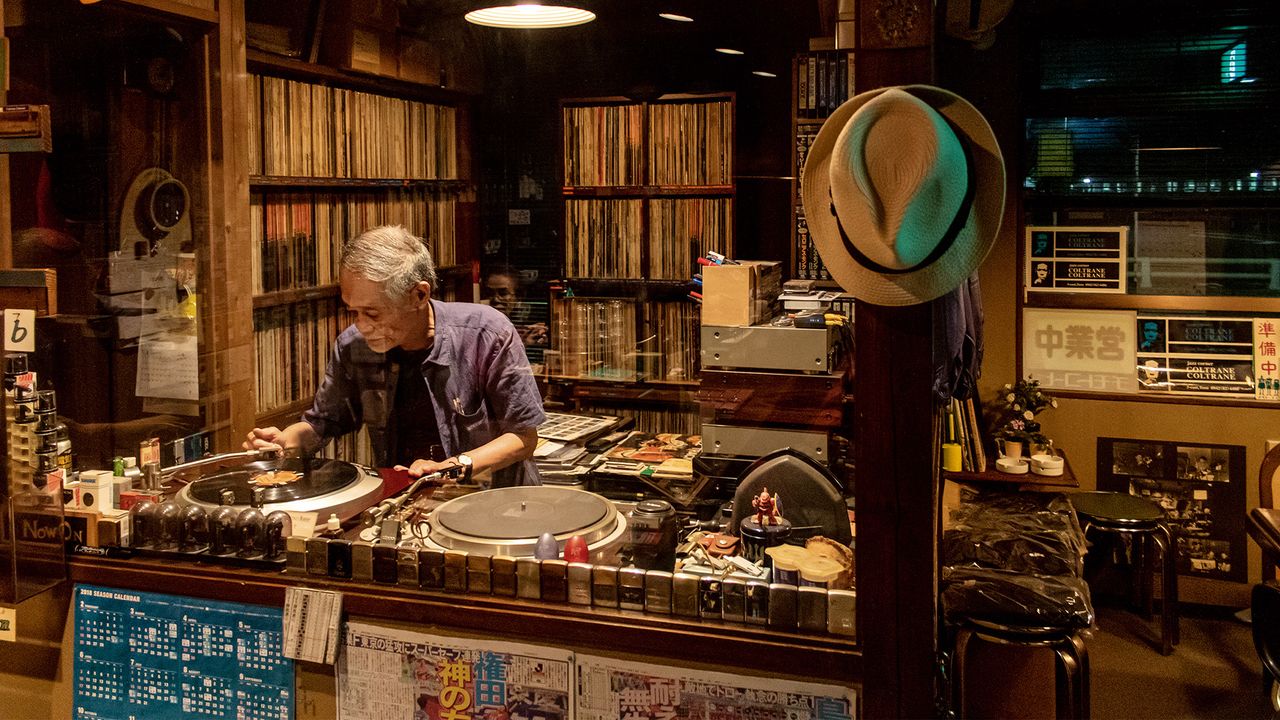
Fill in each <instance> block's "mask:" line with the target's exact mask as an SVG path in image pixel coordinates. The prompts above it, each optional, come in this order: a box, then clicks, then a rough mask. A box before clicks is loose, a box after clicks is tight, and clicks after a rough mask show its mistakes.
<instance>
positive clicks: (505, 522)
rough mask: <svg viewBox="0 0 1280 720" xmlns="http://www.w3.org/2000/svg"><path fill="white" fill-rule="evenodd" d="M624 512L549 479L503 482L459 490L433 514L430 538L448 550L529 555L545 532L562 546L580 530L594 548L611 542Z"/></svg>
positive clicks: (615, 538)
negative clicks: (481, 488)
mask: <svg viewBox="0 0 1280 720" xmlns="http://www.w3.org/2000/svg"><path fill="white" fill-rule="evenodd" d="M626 529H627V521H626V517H625V516H624V515H623V514H622V513H621V512H619V511H618V509H617V508H615V507H614V505H613V503H611V502H609V500H607V499H606V498H603V497H601V496H599V495H596V494H595V493H590V492H586V491H585V490H577V489H574V488H568V487H557V486H554V485H541V486H525V487H506V488H495V489H493V490H484V491H482V492H477V493H471V494H470V495H463V496H462V497H457V498H454V499H452V500H449V501H448V502H446V503H444V504H443V505H441V506H440V507H438V508H436V510H435V512H434V513H433V514H432V520H431V534H430V540H431V541H432V542H433V543H435V544H437V545H439V546H441V547H443V548H446V549H449V550H465V551H467V552H476V553H482V554H489V555H511V556H514V557H530V556H532V555H533V546H534V545H535V544H536V543H537V541H538V536H539V535H541V534H542V533H544V532H549V533H551V534H552V535H554V536H555V538H556V541H557V543H558V544H559V545H560V546H561V547H564V542H565V540H568V539H569V538H571V537H573V536H574V535H579V536H581V537H582V539H583V540H586V541H587V547H588V548H590V549H591V550H592V551H593V553H597V552H599V551H601V550H603V549H605V548H608V547H611V546H612V545H613V544H614V543H616V542H617V541H618V539H619V538H621V537H622V535H623V533H624V532H625V531H626Z"/></svg>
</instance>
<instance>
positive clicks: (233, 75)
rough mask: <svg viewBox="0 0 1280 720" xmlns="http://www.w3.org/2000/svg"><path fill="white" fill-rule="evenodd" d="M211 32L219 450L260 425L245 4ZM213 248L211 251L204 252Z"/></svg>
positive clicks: (210, 348)
mask: <svg viewBox="0 0 1280 720" xmlns="http://www.w3.org/2000/svg"><path fill="white" fill-rule="evenodd" d="M218 6H219V9H218V14H219V17H218V26H217V29H216V30H215V31H214V32H213V33H212V34H211V35H210V37H209V42H208V45H207V53H208V60H207V63H208V67H207V70H208V83H209V85H208V92H209V110H208V112H209V125H208V128H209V138H208V143H209V198H208V200H209V202H208V207H209V220H210V221H209V242H208V244H207V247H206V248H201V249H200V250H199V252H201V253H202V255H201V257H200V263H201V266H200V270H201V272H202V273H203V276H202V277H201V279H200V283H201V286H202V287H203V288H205V292H206V293H207V294H206V296H205V297H204V298H202V300H201V309H200V314H201V322H202V324H203V326H204V328H203V329H204V330H205V332H204V333H203V335H202V337H203V338H204V339H205V340H207V343H206V345H204V346H203V347H201V365H202V367H203V369H204V373H203V374H204V383H205V385H204V386H205V387H206V388H207V389H209V390H212V394H211V395H210V396H209V397H207V398H206V399H205V400H206V402H205V425H206V427H208V428H210V429H211V430H213V432H214V447H216V448H217V449H218V451H219V452H227V451H230V450H235V449H239V446H240V440H241V439H242V436H243V435H244V433H245V432H247V431H248V430H249V429H250V428H252V427H253V426H254V418H255V409H256V408H255V398H254V393H253V372H254V362H253V351H254V349H253V292H252V287H251V282H252V281H251V273H250V272H249V265H250V257H251V248H250V241H249V164H248V157H249V154H248V145H247V143H248V142H249V141H250V139H249V128H248V125H249V83H248V73H247V70H246V69H245V62H246V61H245V19H244V3H242V2H226V1H225V0H224V2H220V3H218ZM205 253H207V254H205Z"/></svg>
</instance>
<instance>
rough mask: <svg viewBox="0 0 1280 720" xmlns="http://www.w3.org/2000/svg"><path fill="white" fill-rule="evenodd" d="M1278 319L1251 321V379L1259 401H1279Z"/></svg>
mask: <svg viewBox="0 0 1280 720" xmlns="http://www.w3.org/2000/svg"><path fill="white" fill-rule="evenodd" d="M1278 344H1280V319H1277V318H1254V319H1253V377H1254V379H1255V381H1256V384H1255V396H1256V397H1257V398H1258V399H1259V400H1280V353H1277V345H1278Z"/></svg>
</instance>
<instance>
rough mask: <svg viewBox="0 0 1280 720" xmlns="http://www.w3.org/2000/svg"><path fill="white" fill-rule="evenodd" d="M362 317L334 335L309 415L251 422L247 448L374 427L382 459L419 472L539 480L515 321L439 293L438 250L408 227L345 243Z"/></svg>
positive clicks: (527, 378) (347, 288)
mask: <svg viewBox="0 0 1280 720" xmlns="http://www.w3.org/2000/svg"><path fill="white" fill-rule="evenodd" d="M339 283H340V285H341V288H342V301H343V302H344V303H345V304H346V306H347V308H348V309H349V310H351V312H353V313H355V323H354V324H353V325H351V326H350V327H348V328H347V329H346V330H345V331H343V333H342V334H341V335H339V336H338V339H337V341H336V342H335V343H334V349H333V353H332V355H331V357H330V360H329V366H328V368H327V369H326V371H325V378H324V381H323V382H322V383H321V385H320V389H319V390H318V391H317V392H316V397H315V400H314V402H313V404H312V407H311V409H310V410H308V411H307V412H306V413H304V414H303V416H302V420H301V421H299V422H296V423H294V424H292V425H290V426H289V427H287V428H285V429H284V430H280V429H278V428H274V427H269V428H254V429H253V430H252V431H251V432H250V433H249V435H248V438H247V440H246V441H245V443H244V445H245V448H246V449H255V448H256V449H263V448H269V447H272V446H279V447H284V448H299V449H301V450H303V451H305V452H314V451H316V450H318V449H319V448H320V447H322V446H323V445H324V443H326V442H327V441H329V440H330V439H331V438H334V437H337V436H340V435H343V434H346V433H348V432H352V431H354V430H357V429H358V428H359V427H360V425H361V423H363V424H364V425H365V426H367V428H368V430H369V437H370V439H371V440H372V441H373V449H374V456H375V464H377V465H379V466H383V467H385V466H388V465H392V464H395V467H396V468H397V469H402V470H408V472H409V475H410V476H413V477H420V476H422V475H426V474H429V473H433V472H436V471H438V470H442V469H445V468H449V467H452V466H458V465H461V466H464V467H465V466H468V465H469V466H470V470H469V471H465V472H470V473H472V474H486V475H489V474H491V475H492V485H493V486H494V487H503V486H507V485H537V484H539V480H538V473H537V470H536V469H535V467H534V465H533V463H532V461H531V460H530V458H531V457H532V456H533V450H534V447H535V446H536V445H537V441H538V435H537V428H538V426H539V425H541V424H542V422H543V421H544V420H545V419H546V415H545V414H544V413H543V410H542V399H541V396H540V395H539V393H538V387H537V384H536V383H535V382H534V379H533V375H532V373H531V372H530V370H529V363H528V361H527V360H526V359H525V354H524V349H523V347H522V345H521V343H520V337H519V335H518V334H517V333H516V330H515V328H514V327H513V326H512V325H511V322H510V321H509V320H508V319H507V318H506V317H505V316H504V315H502V313H500V312H498V311H496V310H494V309H493V308H491V307H487V306H485V305H479V304H471V303H447V302H440V301H438V300H432V299H431V292H432V290H433V289H434V288H435V286H436V276H435V266H434V264H433V263H432V260H431V253H430V252H429V251H428V250H427V248H426V246H425V245H424V244H423V242H422V241H421V240H419V239H418V238H416V237H414V236H413V235H412V234H410V233H409V232H408V231H407V230H405V229H404V228H403V227H399V226H385V227H378V228H374V229H372V230H368V231H366V232H364V233H363V234H361V235H360V236H359V237H357V238H355V239H354V240H352V241H350V242H349V243H347V245H346V247H344V248H343V251H342V262H341V273H340V275H339Z"/></svg>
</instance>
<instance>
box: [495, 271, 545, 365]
mask: <svg viewBox="0 0 1280 720" xmlns="http://www.w3.org/2000/svg"><path fill="white" fill-rule="evenodd" d="M480 290H481V295H482V296H481V300H480V302H482V303H484V304H486V305H488V306H490V307H492V308H493V309H495V310H497V311H498V312H500V313H502V314H503V315H506V316H507V318H508V319H510V320H511V323H512V324H513V325H515V326H516V332H518V333H520V339H521V340H522V341H523V342H524V344H525V345H526V346H533V347H545V346H546V344H547V324H546V323H544V322H534V321H533V317H532V316H533V312H532V311H531V307H530V303H528V302H525V301H524V300H522V299H521V298H520V275H519V273H517V272H516V271H515V270H513V269H511V268H508V267H499V268H494V269H491V270H489V271H488V272H486V273H485V277H484V282H483V283H482V284H481V286H480Z"/></svg>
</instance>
